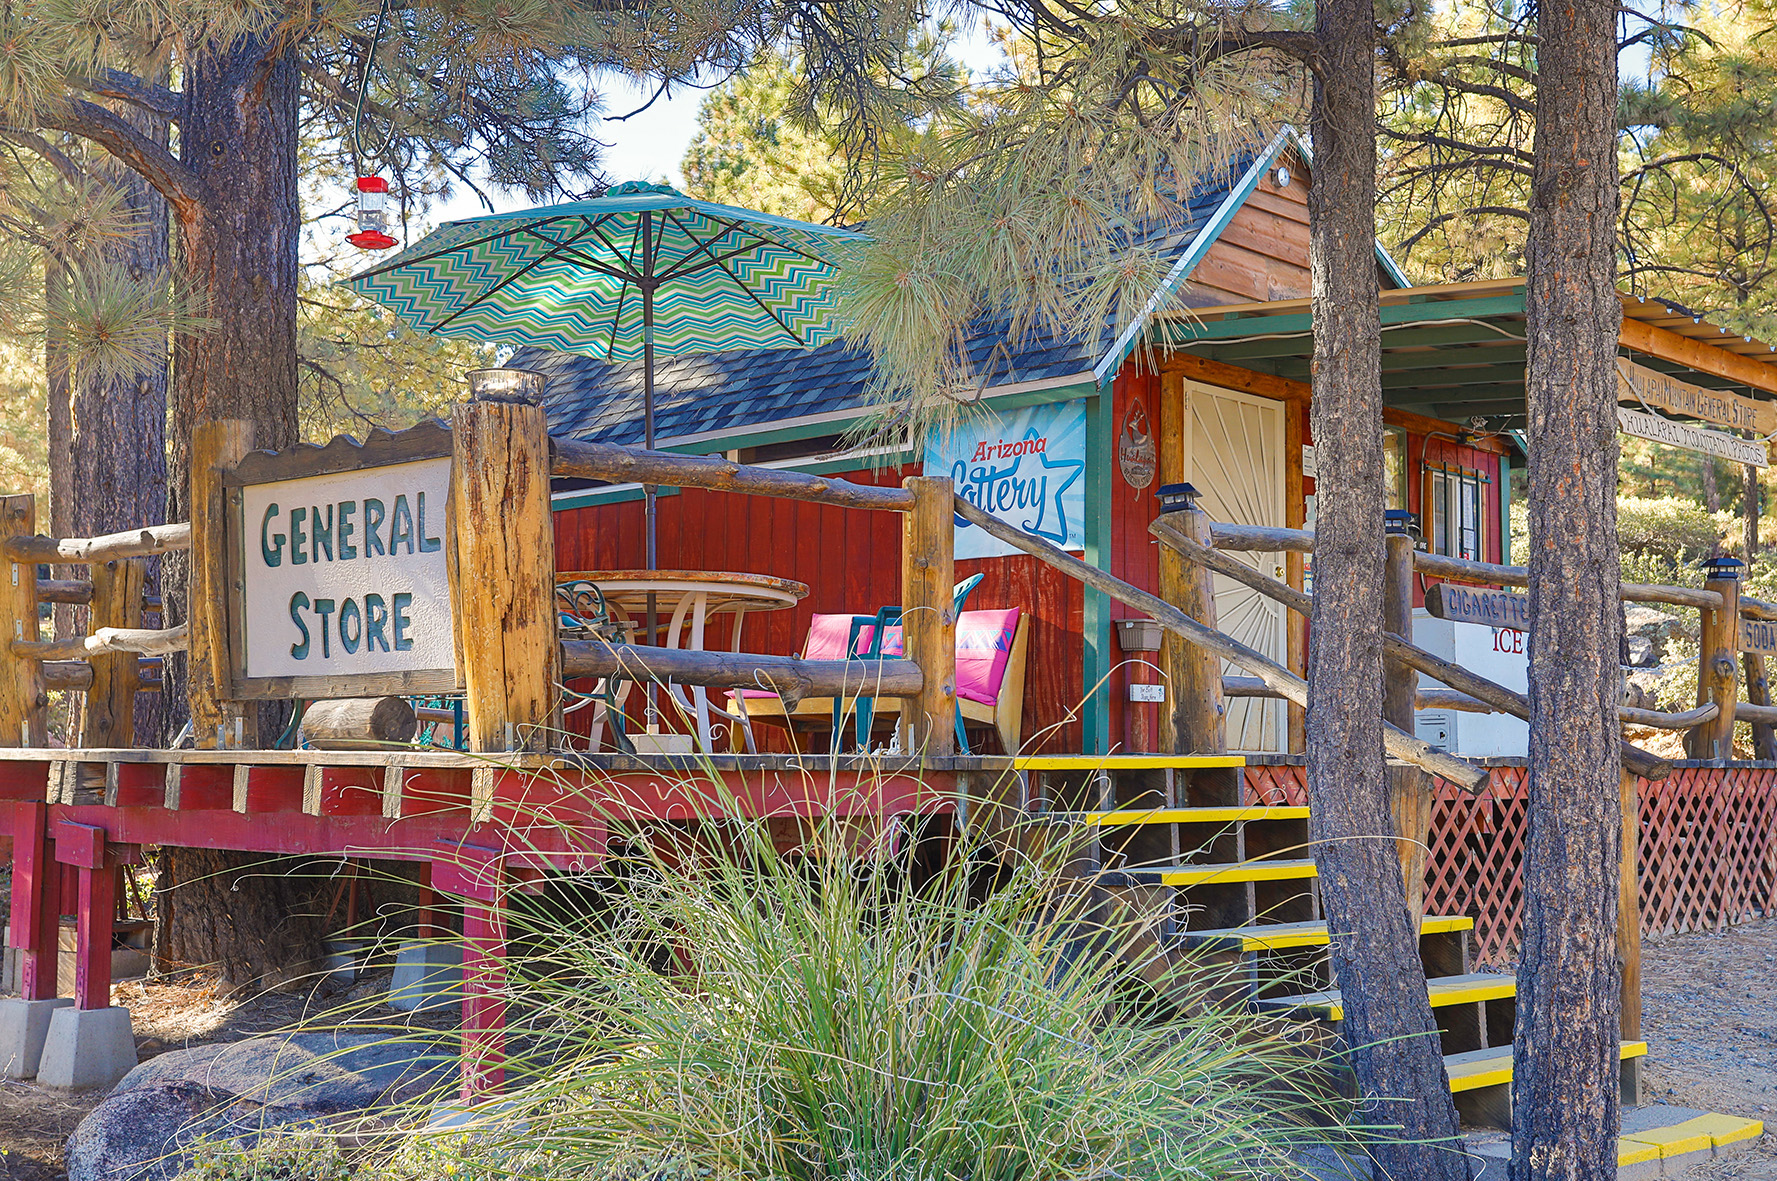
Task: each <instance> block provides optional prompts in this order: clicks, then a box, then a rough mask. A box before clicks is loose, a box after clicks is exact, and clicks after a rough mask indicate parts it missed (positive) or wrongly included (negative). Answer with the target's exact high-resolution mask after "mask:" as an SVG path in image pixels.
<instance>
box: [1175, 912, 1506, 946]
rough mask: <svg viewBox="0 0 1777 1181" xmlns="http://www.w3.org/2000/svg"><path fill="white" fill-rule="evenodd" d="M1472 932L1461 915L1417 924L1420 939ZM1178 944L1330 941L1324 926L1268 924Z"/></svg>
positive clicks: (1194, 936)
mask: <svg viewBox="0 0 1777 1181" xmlns="http://www.w3.org/2000/svg"><path fill="white" fill-rule="evenodd" d="M1474 928H1475V920H1474V919H1471V918H1469V917H1468V916H1467V915H1463V914H1428V915H1426V916H1425V917H1424V918H1422V919H1420V920H1419V933H1420V934H1421V935H1445V934H1451V933H1454V932H1457V931H1472V930H1474ZM1178 941H1179V943H1180V944H1182V945H1183V946H1185V947H1195V948H1202V949H1204V950H1205V951H1242V952H1244V951H1285V950H1287V949H1289V948H1292V947H1325V946H1327V944H1328V943H1329V942H1330V937H1329V936H1328V934H1327V925H1326V924H1325V923H1268V924H1261V925H1259V926H1256V927H1216V928H1211V929H1207V930H1202V931H1181V932H1180V933H1179V935H1178Z"/></svg>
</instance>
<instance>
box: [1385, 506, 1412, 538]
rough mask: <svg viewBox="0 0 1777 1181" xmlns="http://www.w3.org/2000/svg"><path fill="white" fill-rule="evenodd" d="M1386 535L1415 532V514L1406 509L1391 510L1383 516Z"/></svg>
mask: <svg viewBox="0 0 1777 1181" xmlns="http://www.w3.org/2000/svg"><path fill="white" fill-rule="evenodd" d="M1382 531H1383V532H1384V533H1411V532H1413V514H1412V512H1411V511H1409V510H1407V509H1404V508H1391V509H1389V510H1387V511H1386V512H1384V513H1383V514H1382Z"/></svg>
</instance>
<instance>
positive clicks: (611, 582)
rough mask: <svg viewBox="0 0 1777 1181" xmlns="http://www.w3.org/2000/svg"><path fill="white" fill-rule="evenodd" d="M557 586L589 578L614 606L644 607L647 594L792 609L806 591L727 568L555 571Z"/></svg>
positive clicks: (741, 607)
mask: <svg viewBox="0 0 1777 1181" xmlns="http://www.w3.org/2000/svg"><path fill="white" fill-rule="evenodd" d="M555 582H556V585H557V586H561V585H563V584H565V583H570V582H590V583H592V584H594V585H595V586H597V587H598V588H599V591H600V592H601V593H602V594H603V595H604V596H605V601H606V602H608V603H610V604H611V605H612V606H614V607H617V608H618V609H619V610H622V611H625V612H632V611H637V610H646V609H647V605H648V594H649V592H653V593H654V594H656V595H658V594H662V593H666V594H704V595H708V596H709V598H708V600H707V603H706V606H705V612H706V613H707V614H709V615H715V614H718V613H720V612H723V611H776V610H780V609H782V608H784V607H794V606H795V605H796V604H797V603H799V602H801V601H802V599H803V598H805V597H806V596H807V594H808V584H807V583H804V582H797V581H795V580H794V579H790V578H778V577H775V576H774V575H770V574H746V573H742V572H739V571H730V570H564V571H561V572H559V573H558V574H556V576H555Z"/></svg>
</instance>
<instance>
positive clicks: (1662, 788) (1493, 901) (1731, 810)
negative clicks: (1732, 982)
mask: <svg viewBox="0 0 1777 1181" xmlns="http://www.w3.org/2000/svg"><path fill="white" fill-rule="evenodd" d="M1304 774H1305V773H1304V769H1303V768H1302V767H1299V766H1253V767H1248V768H1247V769H1246V790H1247V798H1248V800H1249V802H1251V803H1263V804H1303V803H1306V802H1307V789H1306V784H1305V782H1304ZM1640 787H1641V792H1640V800H1639V804H1640V822H1641V831H1640V841H1639V844H1638V846H1637V852H1638V854H1639V857H1640V890H1641V929H1642V931H1643V932H1644V933H1648V934H1664V933H1668V932H1676V931H1695V930H1699V929H1719V928H1721V927H1724V926H1726V925H1728V924H1730V923H1738V922H1744V921H1746V920H1748V919H1753V918H1760V917H1765V916H1769V915H1772V914H1777V769H1773V768H1770V767H1680V768H1678V769H1677V770H1675V771H1674V772H1673V773H1672V774H1671V775H1670V776H1668V777H1667V778H1666V779H1664V780H1661V781H1659V782H1654V783H1650V782H1648V781H1646V780H1643V781H1642V782H1641V785H1640ZM1527 824H1528V808H1527V801H1526V798H1525V772H1524V768H1522V767H1495V768H1493V769H1492V775H1491V777H1490V779H1489V780H1488V783H1487V786H1486V787H1485V789H1484V790H1482V791H1481V792H1480V793H1479V794H1478V795H1469V794H1468V793H1467V792H1465V791H1462V790H1460V789H1458V788H1456V787H1453V786H1451V785H1450V784H1448V783H1445V782H1443V781H1441V780H1440V781H1439V783H1438V787H1437V792H1436V796H1435V800H1434V803H1433V805H1432V821H1431V839H1430V842H1429V843H1430V852H1429V854H1428V856H1427V858H1426V875H1425V878H1426V880H1425V908H1426V910H1427V912H1429V913H1433V914H1466V915H1469V916H1471V917H1472V918H1473V919H1474V920H1475V931H1474V952H1475V957H1476V960H1477V962H1478V963H1479V964H1482V965H1486V966H1492V967H1504V966H1506V965H1508V964H1510V963H1512V962H1513V961H1514V960H1515V959H1516V958H1517V955H1518V941H1519V933H1520V928H1521V924H1522V922H1523V917H1524V888H1523V878H1522V875H1521V872H1520V870H1521V866H1522V863H1523V857H1524V844H1525V839H1526V836H1527V832H1526V827H1527Z"/></svg>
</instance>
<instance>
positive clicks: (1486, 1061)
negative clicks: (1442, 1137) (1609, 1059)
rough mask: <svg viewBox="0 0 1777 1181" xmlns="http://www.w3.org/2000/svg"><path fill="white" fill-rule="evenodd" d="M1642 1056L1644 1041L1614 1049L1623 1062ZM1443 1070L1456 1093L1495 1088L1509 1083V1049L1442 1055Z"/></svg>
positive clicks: (1510, 1065) (1510, 1049) (1498, 1048)
mask: <svg viewBox="0 0 1777 1181" xmlns="http://www.w3.org/2000/svg"><path fill="white" fill-rule="evenodd" d="M1646 1054H1647V1043H1646V1042H1623V1043H1622V1044H1621V1045H1620V1046H1619V1047H1618V1054H1617V1056H1618V1057H1619V1058H1621V1059H1623V1060H1625V1061H1627V1060H1628V1059H1630V1058H1641V1057H1644V1056H1645V1055H1646ZM1444 1069H1445V1070H1446V1071H1448V1072H1449V1074H1450V1090H1451V1091H1452V1092H1455V1093H1457V1094H1460V1093H1462V1092H1463V1091H1477V1090H1480V1089H1481V1088H1482V1087H1497V1086H1499V1085H1500V1084H1502V1083H1509V1082H1511V1081H1512V1047H1510V1046H1495V1047H1493V1048H1492V1049H1487V1050H1469V1051H1468V1052H1467V1053H1463V1054H1446V1055H1444Z"/></svg>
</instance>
